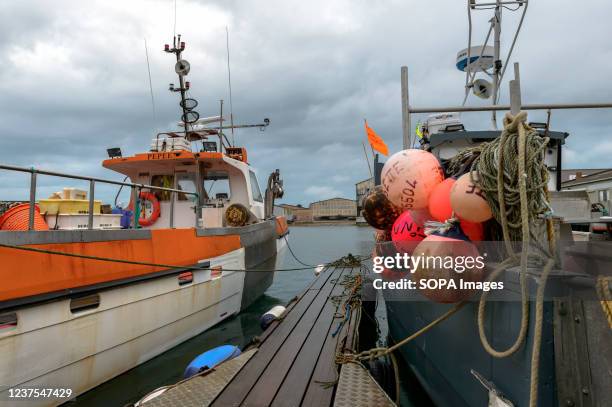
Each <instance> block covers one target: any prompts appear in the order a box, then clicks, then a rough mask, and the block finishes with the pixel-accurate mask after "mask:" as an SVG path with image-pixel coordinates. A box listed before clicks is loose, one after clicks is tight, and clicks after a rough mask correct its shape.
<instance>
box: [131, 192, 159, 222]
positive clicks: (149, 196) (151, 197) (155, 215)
mask: <svg viewBox="0 0 612 407" xmlns="http://www.w3.org/2000/svg"><path fill="white" fill-rule="evenodd" d="M139 197H140V199H144V200H146V201H149V202H151V206H152V207H153V211H152V212H151V215H149V216H148V217H146V218H142V217H141V218H139V219H138V224H139V225H140V226H151V225H152V224H154V223H155V222H156V221H157V219H159V215H161V208H160V205H159V200H158V199H157V197H156V196H155V194H153V193H152V192H144V191H143V192H141V193H140V195H139ZM128 209H129V210H131V211H133V210H134V202H130V204H129V205H128Z"/></svg>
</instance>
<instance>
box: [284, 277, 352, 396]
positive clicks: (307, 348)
mask: <svg viewBox="0 0 612 407" xmlns="http://www.w3.org/2000/svg"><path fill="white" fill-rule="evenodd" d="M345 273H346V272H344V274H345ZM344 274H342V275H344ZM342 275H338V278H341V276H342ZM329 284H330V285H331V282H330V283H329ZM344 290H345V287H344V286H342V285H340V284H335V286H334V288H333V290H332V291H331V295H330V297H331V296H336V295H341V294H342V293H343V291H344ZM337 311H338V304H334V303H333V302H332V301H331V300H328V301H327V302H326V303H325V306H324V307H323V310H322V311H321V313H320V314H319V317H318V318H317V321H316V322H315V326H314V328H313V329H312V331H311V332H310V335H308V338H307V339H306V342H305V343H304V345H303V346H302V349H301V350H300V352H299V354H298V355H297V358H296V359H295V361H294V363H293V365H292V366H291V369H290V370H289V373H288V374H287V376H286V377H285V378H284V380H283V383H282V386H281V388H280V390H279V391H278V393H277V394H276V396H275V397H274V400H273V402H272V406H274V407H293V406H295V405H296V404H297V403H296V401H298V397H299V401H298V402H301V399H302V396H303V395H304V393H305V392H306V389H307V387H308V384H309V383H310V381H311V380H312V374H313V372H314V369H315V367H316V364H317V362H318V361H319V359H320V358H321V357H324V358H327V361H328V362H329V363H334V362H333V359H334V357H333V355H329V354H324V355H322V354H321V351H322V350H323V345H324V344H325V341H326V339H327V338H328V337H330V336H331V334H332V333H333V332H334V330H335V329H336V324H337V322H339V321H340V319H338V318H335V316H336V312H337ZM330 401H331V400H330Z"/></svg>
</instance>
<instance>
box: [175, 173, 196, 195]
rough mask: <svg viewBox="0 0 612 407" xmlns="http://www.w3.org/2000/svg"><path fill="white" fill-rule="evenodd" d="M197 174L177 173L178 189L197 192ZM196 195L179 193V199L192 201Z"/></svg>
mask: <svg viewBox="0 0 612 407" xmlns="http://www.w3.org/2000/svg"><path fill="white" fill-rule="evenodd" d="M195 185H196V184H195V174H193V173H179V174H176V189H180V190H181V191H186V192H196V187H195ZM194 197H195V195H187V194H182V193H179V194H178V198H177V200H179V201H190V200H193V199H194Z"/></svg>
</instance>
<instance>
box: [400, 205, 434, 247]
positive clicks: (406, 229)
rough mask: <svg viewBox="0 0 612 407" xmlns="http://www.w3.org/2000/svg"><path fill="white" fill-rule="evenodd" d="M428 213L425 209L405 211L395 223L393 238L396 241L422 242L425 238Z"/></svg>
mask: <svg viewBox="0 0 612 407" xmlns="http://www.w3.org/2000/svg"><path fill="white" fill-rule="evenodd" d="M427 218H428V214H427V211H424V210H420V211H419V210H413V211H405V212H404V213H402V214H401V215H400V216H399V217H398V218H397V219H396V220H395V223H393V228H392V229H391V240H393V241H394V242H405V241H413V242H420V241H421V240H423V239H425V238H426V237H427V235H426V234H425V222H426V221H427Z"/></svg>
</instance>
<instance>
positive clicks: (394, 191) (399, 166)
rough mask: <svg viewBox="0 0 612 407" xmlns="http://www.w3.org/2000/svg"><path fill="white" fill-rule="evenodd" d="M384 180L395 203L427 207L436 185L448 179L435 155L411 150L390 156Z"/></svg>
mask: <svg viewBox="0 0 612 407" xmlns="http://www.w3.org/2000/svg"><path fill="white" fill-rule="evenodd" d="M381 180H382V185H383V187H384V189H385V193H386V194H387V197H388V198H389V200H390V201H391V203H392V204H393V205H395V206H396V207H398V208H400V209H402V210H407V209H423V208H426V207H427V205H428V203H429V195H430V194H431V192H432V191H433V189H434V188H435V186H436V185H438V184H439V183H440V182H442V181H443V180H444V172H443V171H442V167H441V166H440V163H439V162H438V159H437V158H436V157H435V156H434V155H433V154H431V153H429V152H427V151H423V150H416V149H409V150H402V151H399V152H397V153H395V154H393V155H392V156H391V157H389V159H388V160H387V162H386V163H385V166H384V167H383V169H382V173H381Z"/></svg>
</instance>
